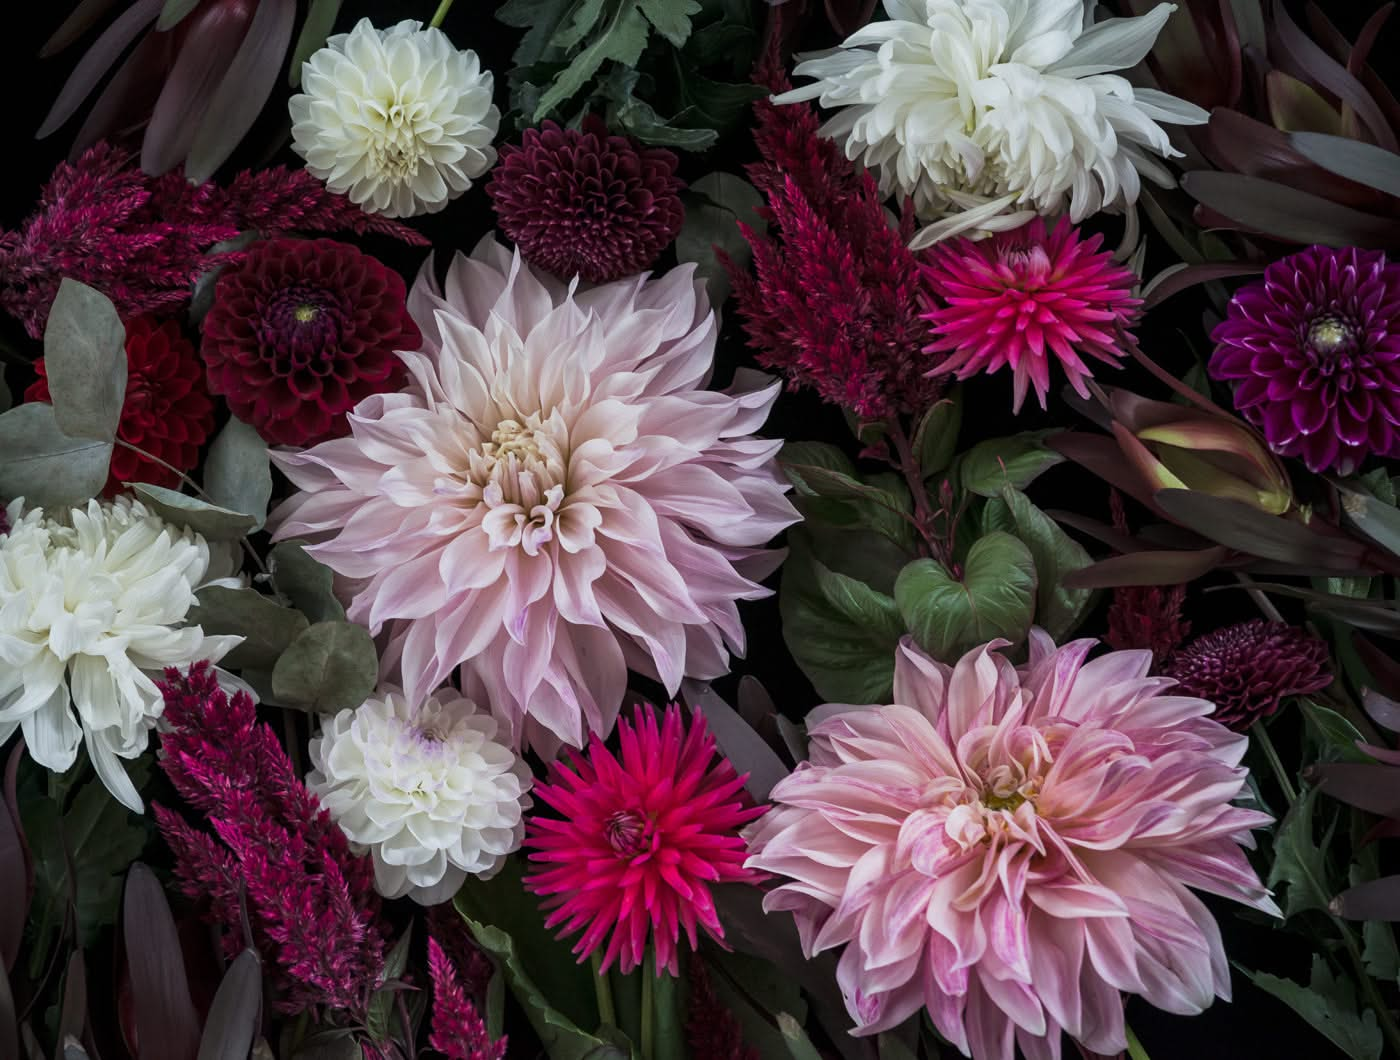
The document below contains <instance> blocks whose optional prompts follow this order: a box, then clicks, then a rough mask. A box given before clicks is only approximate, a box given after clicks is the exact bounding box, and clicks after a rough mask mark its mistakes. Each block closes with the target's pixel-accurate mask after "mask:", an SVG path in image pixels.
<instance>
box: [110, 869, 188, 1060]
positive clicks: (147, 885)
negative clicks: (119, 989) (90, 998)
mask: <svg viewBox="0 0 1400 1060" xmlns="http://www.w3.org/2000/svg"><path fill="white" fill-rule="evenodd" d="M122 930H123V934H122V937H123V940H124V942H125V943H126V962H127V967H128V969H129V970H130V973H131V992H132V999H133V1002H134V1004H135V1007H136V1035H137V1045H138V1046H139V1049H140V1060H195V1057H196V1054H197V1053H198V1052H199V1017H198V1015H197V1014H196V1013H195V1009H194V1002H192V1001H191V1000H190V989H189V984H188V983H187V982H186V981H185V958H184V955H183V954H182V953H181V952H180V936H179V934H178V933H177V932H176V930H175V918H174V917H173V916H172V915H171V913H170V904H169V903H168V902H167V901H166V900H165V891H164V889H163V888H162V887H161V885H160V881H159V880H157V879H156V876H155V873H153V872H152V871H151V870H150V869H148V868H147V867H146V866H145V865H143V864H141V862H139V861H138V862H136V863H135V864H134V865H132V866H131V871H130V872H128V873H127V877H126V895H125V898H124V899H123V903H122Z"/></svg>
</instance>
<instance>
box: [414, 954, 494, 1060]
mask: <svg viewBox="0 0 1400 1060" xmlns="http://www.w3.org/2000/svg"><path fill="white" fill-rule="evenodd" d="M428 973H429V974H430V975H431V976H432V978H433V1033H432V1035H431V1037H429V1038H428V1045H429V1046H431V1047H432V1048H434V1049H436V1050H437V1051H438V1052H440V1053H441V1054H442V1055H443V1056H445V1057H447V1058H448V1060H504V1058H505V1055H506V1039H505V1038H501V1039H499V1040H497V1041H492V1040H491V1035H490V1034H488V1033H487V1031H486V1021H485V1020H483V1019H482V1018H481V1015H480V1013H478V1012H477V1010H476V1006H475V1005H474V1004H472V1002H471V999H470V998H468V997H467V994H466V991H465V990H463V989H462V984H461V982H460V981H459V980H458V978H457V968H456V966H455V965H454V964H453V963H452V958H450V957H448V956H447V953H446V952H445V951H444V950H443V948H442V946H440V945H439V944H438V940H437V939H435V938H433V937H432V936H429V937H428Z"/></svg>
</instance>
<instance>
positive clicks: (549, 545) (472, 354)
mask: <svg viewBox="0 0 1400 1060" xmlns="http://www.w3.org/2000/svg"><path fill="white" fill-rule="evenodd" d="M408 305H409V310H410V312H411V313H412V314H413V317H414V319H415V320H416V321H417V323H418V326H419V328H420V329H421V330H422V332H423V336H424V349H423V350H422V351H421V352H418V353H400V356H401V357H403V359H404V361H405V362H406V363H407V365H408V369H409V378H410V382H409V384H408V387H407V388H406V389H405V391H404V392H403V393H401V394H376V395H374V396H372V397H368V398H366V399H365V400H364V401H362V402H360V404H359V405H358V406H356V408H355V410H354V411H353V412H352V413H351V414H350V415H349V417H348V420H349V424H350V436H349V437H347V438H338V439H335V440H333V441H329V442H323V443H321V444H320V445H317V446H315V447H313V448H311V449H308V450H307V451H305V452H303V453H277V454H274V459H275V460H276V462H277V464H278V466H279V467H281V468H282V470H284V471H285V472H286V473H287V476H288V478H290V479H291V480H292V482H293V483H294V484H295V485H296V486H297V487H299V488H300V490H301V491H302V492H300V493H299V494H296V495H294V496H293V497H292V498H291V499H290V500H288V501H287V502H286V503H285V504H283V505H282V506H281V507H280V508H279V509H278V510H277V511H276V512H274V513H273V516H272V520H271V523H272V525H273V526H274V527H275V534H276V536H277V537H278V538H279V539H280V538H292V537H295V538H305V539H308V540H310V541H311V542H312V544H311V545H310V546H309V547H308V549H307V551H308V552H310V553H311V554H312V555H314V556H315V557H316V558H317V559H319V560H320V561H321V562H322V563H325V564H326V565H327V566H329V567H330V568H331V569H332V570H333V571H335V572H336V573H337V574H339V575H340V576H341V577H342V579H347V580H348V582H347V583H346V588H347V590H348V592H349V595H350V604H349V616H350V619H351V620H352V621H355V622H360V623H362V624H363V625H365V626H367V627H368V628H369V629H370V631H371V632H373V633H375V634H378V633H379V632H380V631H381V630H383V629H385V628H386V626H387V628H388V630H389V633H390V639H389V644H388V649H387V651H386V654H385V659H384V662H385V664H386V667H387V668H388V670H387V672H386V677H390V678H391V679H392V678H393V675H394V672H395V670H396V671H397V673H398V674H399V675H400V676H399V677H398V680H400V682H401V683H402V685H403V687H404V689H405V691H406V693H407V695H408V698H409V699H412V700H419V699H423V698H425V697H426V696H427V695H428V694H429V693H430V692H432V691H433V690H434V689H435V688H437V687H438V685H440V684H441V683H442V682H443V680H444V679H445V678H447V677H448V676H449V675H450V674H451V672H452V670H453V669H454V668H455V667H458V666H460V667H461V674H462V678H463V682H464V683H463V686H462V687H463V690H464V691H465V692H466V693H467V694H468V695H470V696H471V697H472V698H473V699H475V700H476V701H477V702H479V703H485V704H490V707H491V710H492V712H493V713H494V714H495V715H496V716H497V717H498V718H499V719H500V720H501V721H502V723H503V726H504V728H505V729H506V730H507V731H508V732H509V734H510V738H511V739H512V740H513V741H515V743H516V744H519V743H521V742H522V741H523V742H527V743H529V744H530V745H531V746H533V747H536V748H538V749H540V750H542V751H544V752H546V753H552V752H554V751H557V750H558V746H559V743H560V741H563V742H565V743H568V744H571V745H573V746H575V747H577V746H581V745H582V744H583V742H584V739H585V737H586V734H587V733H588V732H589V731H593V732H599V733H604V734H606V733H607V732H608V731H609V730H610V729H611V728H612V725H613V722H614V720H615V719H616V717H617V711H618V709H619V707H620V705H621V702H622V697H623V692H624V690H625V688H626V684H627V668H628V667H629V666H631V667H632V668H633V669H635V670H637V671H639V672H641V673H644V674H647V675H648V676H650V677H653V678H656V679H658V680H660V681H661V683H662V684H664V685H665V686H666V688H667V689H668V690H669V691H670V692H671V693H672V694H674V693H675V692H676V690H677V689H678V687H679V686H680V682H681V679H682V678H683V677H687V676H689V677H696V678H702V679H709V678H714V677H718V676H720V675H722V674H723V673H725V672H726V671H727V669H728V665H729V657H728V654H727V652H726V646H727V647H728V648H730V649H731V650H733V651H735V652H742V650H743V647H744V628H743V625H742V623H741V622H740V621H739V611H738V608H737V606H736V601H738V600H748V599H756V598H759V597H763V596H767V595H768V593H769V590H767V589H765V588H763V587H762V586H761V585H760V584H759V580H761V579H762V578H764V577H766V576H767V575H768V574H769V573H771V572H772V571H773V569H774V568H775V567H776V566H777V565H778V563H779V562H780V561H781V559H782V553H781V552H779V551H776V550H770V549H765V548H764V547H763V546H764V545H766V544H767V543H768V542H769V541H770V540H771V539H772V538H773V536H774V535H775V534H777V533H778V532H779V531H780V530H782V529H783V528H784V527H786V526H788V525H790V524H792V523H794V522H796V521H797V513H796V511H795V510H794V509H793V507H792V505H791V504H789V503H788V500H787V498H786V497H785V496H784V493H785V492H786V491H787V489H788V486H787V484H786V482H785V481H784V480H783V478H782V475H781V473H780V472H779V471H778V468H777V466H776V464H775V462H774V459H773V457H774V455H775V454H776V452H777V450H778V448H779V446H780V445H781V443H780V442H778V441H768V440H765V439H762V438H755V437H752V432H753V431H754V430H756V429H757V428H758V427H759V426H760V425H762V423H763V421H764V420H765V419H766V418H767V415H768V409H769V408H770V406H771V405H772V404H773V401H774V400H775V399H776V397H777V395H778V390H779V383H778V382H777V381H776V380H770V379H768V377H766V376H761V375H759V374H758V373H755V372H748V371H741V372H740V373H739V375H738V376H737V377H736V379H735V382H734V384H733V385H732V386H731V387H730V388H729V389H728V390H725V391H714V390H706V389H703V388H704V386H705V384H706V383H707V382H708V380H709V376H710V371H711V367H712V362H713V359H714V349H715V336H716V330H717V327H716V322H715V316H714V314H713V313H712V312H711V310H710V307H709V304H708V302H707V301H706V298H705V294H704V287H703V285H702V284H701V283H700V282H699V281H697V279H696V277H695V273H694V269H693V267H691V266H682V267H681V268H678V269H675V270H672V271H671V272H670V273H667V274H666V275H665V276H662V277H661V278H659V279H654V280H650V281H648V280H647V278H646V277H645V276H636V277H633V278H632V279H628V280H619V281H617V282H614V283H606V284H601V285H599V286H596V287H592V288H589V289H587V290H584V289H581V288H580V287H579V286H578V285H577V282H575V283H574V284H572V285H569V286H565V285H564V284H562V283H560V282H558V281H556V280H554V279H553V278H552V277H549V276H547V275H545V274H544V273H540V272H536V271H535V270H534V269H533V268H532V267H531V266H530V265H528V264H526V263H524V262H523V261H522V260H521V259H520V257H519V255H518V254H516V255H512V253H511V252H510V251H508V250H506V249H505V248H504V247H502V246H500V244H498V243H497V242H496V241H495V239H494V238H492V237H490V236H488V237H487V238H486V239H484V240H482V242H481V243H480V244H479V245H478V246H477V248H476V250H475V251H474V252H473V254H472V256H471V257H470V258H468V257H465V256H463V255H460V254H459V255H457V257H456V259H455V260H454V262H453V264H452V267H451V269H450V270H449V272H448V274H447V282H446V284H445V285H444V286H443V287H441V288H440V287H439V286H438V284H437V282H436V280H435V279H434V278H433V275H432V270H431V268H425V270H424V271H423V273H422V274H421V275H420V276H419V278H418V282H417V283H416V284H415V286H414V289H413V292H412V294H411V295H410V297H409V302H408Z"/></svg>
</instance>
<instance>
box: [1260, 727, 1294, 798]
mask: <svg viewBox="0 0 1400 1060" xmlns="http://www.w3.org/2000/svg"><path fill="white" fill-rule="evenodd" d="M1249 732H1250V735H1251V736H1253V737H1254V739H1255V742H1257V743H1258V744H1259V750H1261V751H1263V752H1264V757H1265V758H1267V759H1268V760H1269V768H1270V769H1272V770H1273V771H1274V779H1275V780H1277V781H1278V786H1279V787H1280V788H1282V789H1283V797H1284V798H1285V799H1287V800H1288V805H1290V806H1292V805H1293V804H1294V803H1295V802H1297V801H1298V792H1297V791H1296V790H1295V789H1294V787H1293V781H1292V780H1290V779H1289V777H1288V770H1286V769H1284V768H1283V759H1281V758H1279V756H1278V749H1277V748H1276V747H1274V741H1273V738H1272V737H1271V736H1270V735H1269V730H1268V729H1266V728H1264V723H1263V722H1262V721H1258V722H1255V723H1254V725H1253V726H1252V727H1251V728H1250V730H1249Z"/></svg>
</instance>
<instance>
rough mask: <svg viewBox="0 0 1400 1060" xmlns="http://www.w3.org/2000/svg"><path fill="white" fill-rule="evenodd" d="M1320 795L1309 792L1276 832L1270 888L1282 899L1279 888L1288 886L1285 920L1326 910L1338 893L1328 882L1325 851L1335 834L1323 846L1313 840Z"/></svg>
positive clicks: (1328, 833)
mask: <svg viewBox="0 0 1400 1060" xmlns="http://www.w3.org/2000/svg"><path fill="white" fill-rule="evenodd" d="M1317 793H1318V789H1317V788H1307V789H1305V790H1304V792H1303V794H1302V796H1301V797H1300V798H1299V799H1298V801H1297V802H1295V803H1294V804H1293V806H1292V807H1291V808H1290V809H1289V811H1288V814H1287V816H1285V817H1284V819H1283V822H1282V823H1281V824H1280V825H1279V826H1278V829H1277V830H1276V831H1275V832H1274V863H1273V865H1272V866H1271V867H1270V869H1269V887H1270V888H1271V889H1272V890H1273V891H1274V893H1275V896H1278V894H1279V890H1278V889H1279V885H1280V884H1282V885H1284V886H1286V888H1287V889H1286V890H1285V891H1283V893H1282V902H1281V903H1280V904H1281V906H1282V909H1283V915H1284V917H1285V918H1287V917H1292V916H1296V915H1297V914H1299V913H1302V912H1306V911H1307V910H1309V909H1323V910H1325V909H1326V908H1327V903H1328V902H1330V901H1331V900H1332V896H1333V895H1334V894H1336V893H1337V891H1336V888H1334V887H1333V886H1332V885H1331V884H1330V883H1329V882H1328V879H1327V857H1326V854H1325V849H1326V847H1327V845H1328V844H1329V843H1330V842H1331V831H1330V829H1329V830H1328V832H1327V833H1326V835H1324V837H1323V840H1322V843H1321V844H1319V843H1318V842H1317V841H1316V840H1315V839H1314V838H1313V836H1314V831H1315V828H1316V822H1315V821H1314V808H1315V805H1316V803H1317Z"/></svg>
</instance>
